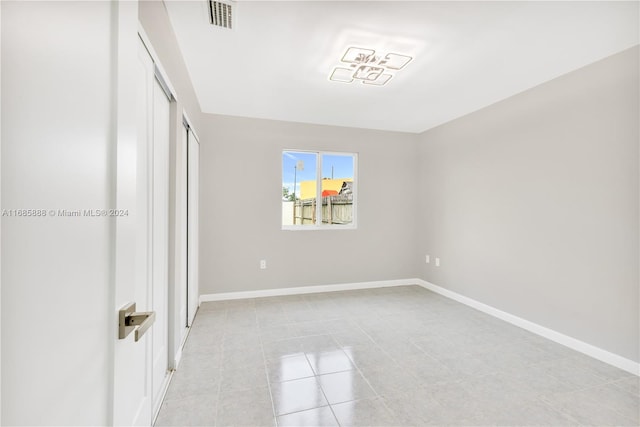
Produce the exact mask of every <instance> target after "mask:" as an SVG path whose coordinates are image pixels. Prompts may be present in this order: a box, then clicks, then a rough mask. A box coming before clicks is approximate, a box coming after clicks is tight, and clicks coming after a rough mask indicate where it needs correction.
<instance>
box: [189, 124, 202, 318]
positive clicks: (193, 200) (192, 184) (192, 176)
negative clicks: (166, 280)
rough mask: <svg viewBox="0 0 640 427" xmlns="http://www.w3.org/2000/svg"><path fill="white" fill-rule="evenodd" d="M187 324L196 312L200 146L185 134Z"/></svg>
mask: <svg viewBox="0 0 640 427" xmlns="http://www.w3.org/2000/svg"><path fill="white" fill-rule="evenodd" d="M187 150H188V154H187V158H188V163H187V169H188V171H187V199H188V200H187V324H188V325H189V326H191V323H192V322H193V318H194V316H195V314H196V311H197V310H198V297H199V284H198V283H199V282H198V281H199V274H198V265H199V262H198V257H199V250H198V247H199V243H198V233H199V231H198V209H199V183H200V180H199V174H200V144H199V142H198V139H197V138H196V136H195V134H194V133H193V132H191V131H189V132H188V134H187Z"/></svg>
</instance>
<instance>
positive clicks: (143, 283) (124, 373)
mask: <svg viewBox="0 0 640 427" xmlns="http://www.w3.org/2000/svg"><path fill="white" fill-rule="evenodd" d="M135 84H136V88H135V93H136V100H135V102H136V104H135V105H136V108H137V137H136V139H135V140H131V139H129V138H127V139H123V140H122V141H119V142H118V154H117V156H118V157H117V174H118V175H117V189H116V194H117V196H116V198H117V199H116V200H117V201H116V203H117V207H118V209H128V210H129V215H128V216H121V217H117V218H116V258H115V278H116V300H115V303H116V310H118V309H119V308H120V307H122V306H123V305H125V304H127V303H129V302H136V309H137V311H145V310H147V309H150V308H151V305H152V300H151V287H150V284H151V281H150V271H151V268H150V267H151V264H150V256H149V255H150V253H151V251H150V245H149V235H150V234H149V233H150V230H151V221H150V212H151V209H150V201H151V191H150V188H149V186H150V176H149V175H150V161H149V157H150V156H149V150H150V149H151V147H150V146H149V145H150V144H149V141H150V137H151V135H152V132H153V129H152V127H151V125H150V124H151V121H150V120H149V119H148V118H149V114H150V110H151V108H152V105H153V104H152V100H153V61H152V60H151V57H150V56H149V54H148V52H147V51H146V49H145V48H144V46H143V45H142V43H141V42H139V45H138V46H137V61H136V62H135ZM133 335H134V334H130V335H129V336H128V337H127V338H125V339H122V340H119V339H117V336H116V337H115V339H116V344H115V355H114V356H115V365H114V419H113V422H114V424H115V425H150V424H151V404H152V396H151V350H152V348H151V344H152V342H151V339H150V334H149V333H147V334H145V335H144V336H143V337H142V339H141V340H140V341H138V342H135V341H134V336H133Z"/></svg>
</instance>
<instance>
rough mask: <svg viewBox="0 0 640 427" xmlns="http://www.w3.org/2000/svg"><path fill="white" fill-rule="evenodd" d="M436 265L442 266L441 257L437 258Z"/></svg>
mask: <svg viewBox="0 0 640 427" xmlns="http://www.w3.org/2000/svg"><path fill="white" fill-rule="evenodd" d="M436 267H440V258H436Z"/></svg>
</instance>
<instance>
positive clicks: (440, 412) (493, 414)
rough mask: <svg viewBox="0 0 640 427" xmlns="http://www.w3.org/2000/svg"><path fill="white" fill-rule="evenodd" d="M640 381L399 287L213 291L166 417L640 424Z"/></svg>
mask: <svg viewBox="0 0 640 427" xmlns="http://www.w3.org/2000/svg"><path fill="white" fill-rule="evenodd" d="M639 389H640V383H639V381H638V377H636V376H633V375H631V374H629V373H627V372H624V371H621V370H619V369H616V368H613V367H611V366H609V365H606V364H604V363H601V362H598V361H596V360H594V359H591V358H589V357H586V356H584V355H581V354H579V353H576V352H574V351H572V350H569V349H567V348H565V347H563V346H561V345H558V344H555V343H553V342H551V341H548V340H545V339H543V338H540V337H538V336H536V335H533V334H531V333H529V332H527V331H524V330H522V329H520V328H517V327H514V326H512V325H509V324H507V323H505V322H502V321H500V320H497V319H494V318H492V317H490V316H487V315H485V314H483V313H480V312H478V311H476V310H473V309H471V308H468V307H466V306H464V305H461V304H459V303H456V302H454V301H451V300H449V299H446V298H444V297H441V296H439V295H437V294H434V293H432V292H430V291H427V290H425V289H423V288H421V287H418V286H402V287H394V288H381V289H372V290H361V291H347V292H333V293H323V294H311V295H300V296H286V297H274V298H259V299H250V300H238V301H224V302H216V303H205V304H203V305H202V306H201V307H200V311H199V312H198V315H197V318H196V321H195V324H194V326H193V328H192V330H191V333H190V336H189V339H188V341H187V344H186V347H185V353H184V356H183V360H182V363H181V365H180V367H179V369H178V370H177V371H176V373H175V375H174V377H173V380H172V383H171V385H170V387H169V391H168V393H167V396H166V399H165V402H164V404H163V406H162V409H161V411H160V415H159V416H158V420H157V423H156V425H157V426H166V425H179V426H186V425H201V426H205V425H217V426H231V425H235V426H273V425H276V424H277V425H279V426H320V425H322V426H338V425H340V426H352V425H353V426H378V425H380V426H405V425H406V426H411V425H414V426H416V425H505V426H511V425H520V426H524V425H598V426H602V425H616V426H618V425H625V426H637V425H639V424H640V419H639V418H640V416H639V405H638V402H639V401H640V394H639Z"/></svg>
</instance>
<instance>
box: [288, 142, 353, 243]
mask: <svg viewBox="0 0 640 427" xmlns="http://www.w3.org/2000/svg"><path fill="white" fill-rule="evenodd" d="M285 152H296V153H310V154H315V155H316V156H317V157H316V159H317V160H316V218H317V219H318V221H317V222H316V224H308V225H302V224H298V225H284V224H282V223H281V227H282V230H285V231H317V230H355V229H357V228H358V225H357V219H358V153H354V152H348V151H324V150H300V149H296V148H291V149H288V148H284V149H283V150H282V152H281V153H280V186H279V188H280V196H282V182H283V179H282V178H283V176H282V170H283V169H284V162H283V160H282V157H283V156H282V155H283V154H284V153H285ZM323 155H335V156H352V157H353V184H352V186H351V192H352V194H353V204H352V213H351V215H352V219H351V223H350V224H347V225H339V224H324V223H323V222H322V156H323ZM294 191H295V188H294ZM280 209H282V207H281V208H280Z"/></svg>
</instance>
